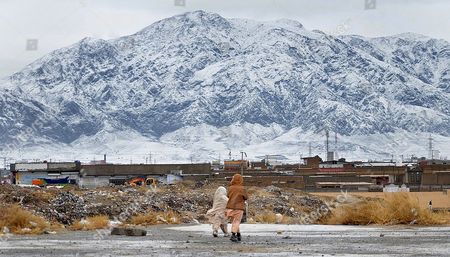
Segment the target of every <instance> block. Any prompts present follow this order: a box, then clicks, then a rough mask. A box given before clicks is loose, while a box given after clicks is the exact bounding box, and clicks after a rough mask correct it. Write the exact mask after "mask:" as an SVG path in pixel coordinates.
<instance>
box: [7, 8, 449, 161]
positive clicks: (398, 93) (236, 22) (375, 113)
mask: <svg viewBox="0 0 450 257" xmlns="http://www.w3.org/2000/svg"><path fill="white" fill-rule="evenodd" d="M449 64H450V44H449V43H448V42H446V41H443V40H436V39H431V38H427V37H424V36H419V35H413V34H408V33H407V34H401V35H398V36H394V37H383V38H364V37H361V36H339V37H334V36H331V35H327V34H325V33H323V32H320V31H309V30H307V29H305V28H304V27H303V26H302V25H301V24H300V23H298V22H296V21H290V20H278V21H271V22H258V21H251V20H242V19H225V18H223V17H221V16H219V15H217V14H213V13H207V12H203V11H196V12H191V13H186V14H183V15H178V16H174V17H171V18H168V19H164V20H161V21H159V22H156V23H154V24H152V25H150V26H148V27H146V28H144V29H143V30H141V31H139V32H137V33H136V34H133V35H130V36H126V37H122V38H118V39H114V40H109V41H106V40H102V39H92V38H85V39H83V40H81V41H80V42H78V43H75V44H73V45H71V46H69V47H66V48H62V49H59V50H56V51H54V52H52V53H50V54H49V55H46V56H44V57H42V58H41V59H39V60H37V61H35V62H34V63H32V64H30V65H28V66H27V67H25V68H24V69H23V70H22V71H20V72H18V73H15V74H13V75H11V76H10V77H9V78H7V79H6V80H4V81H2V82H0V84H1V85H0V88H6V89H7V90H2V92H1V93H0V106H1V107H2V108H1V109H0V132H1V133H0V135H1V136H0V140H1V141H2V142H5V143H13V145H14V146H16V147H20V146H22V145H33V144H34V143H37V142H39V143H42V142H46V143H48V144H64V145H66V146H67V145H78V143H77V142H80V140H81V141H83V139H89V138H95V137H96V138H101V137H103V138H104V139H106V138H108V135H109V134H120V133H123V132H126V133H131V134H133V135H135V136H132V137H131V138H133V139H136V140H142V138H146V139H148V140H150V141H153V142H155V141H158V143H161V144H164V145H172V146H176V147H179V145H180V144H181V142H182V144H185V145H196V148H199V149H201V148H202V147H203V148H205V147H206V146H201V145H202V143H205V144H210V143H211V140H210V141H209V142H208V141H204V140H203V139H204V138H208V137H211V138H214V140H213V141H214V142H219V145H215V147H212V146H211V145H209V146H208V147H209V149H216V148H217V149H225V148H236V147H237V146H239V147H244V145H247V146H250V145H258V144H264V142H272V140H276V139H277V138H278V137H280V136H281V137H282V136H283V133H288V132H289V131H292V130H295V129H299V130H300V131H303V132H304V133H309V132H311V133H313V134H315V135H321V134H323V133H322V131H323V130H324V129H325V128H329V129H330V130H332V131H336V132H338V133H339V134H340V135H342V136H343V137H349V138H355V136H357V137H359V136H365V135H374V134H388V133H401V132H402V131H404V132H405V133H413V134H421V133H432V134H435V135H436V136H438V135H441V136H443V137H450V71H449V69H450V68H449V67H450V66H449ZM242 124H254V126H253V125H252V126H248V125H242ZM233 127H235V128H239V129H238V132H236V133H235V134H236V135H239V136H237V137H236V136H235V137H234V138H233V137H230V138H228V135H229V134H225V135H222V134H221V133H223V131H222V129H221V128H230V129H232V128H233ZM252 130H257V132H256V133H252ZM23 131H27V132H26V136H25V138H24V136H23V134H24V133H23ZM200 131H201V132H202V133H200ZM193 132H199V134H197V133H193ZM239 133H242V134H239ZM188 134H189V136H187V135H188ZM31 135H32V136H31ZM18 136H19V137H18ZM180 136H181V137H180ZM141 137H142V138H141ZM318 137H319V136H318ZM321 137H323V136H321ZM18 138H19V139H18ZM20 138H24V139H20ZM138 138H140V139H138ZM297 139H298V138H297ZM293 140H294V139H293ZM87 141H88V140H87ZM224 142H226V143H224ZM104 143H105V144H106V142H104ZM284 143H285V144H287V142H286V141H284ZM348 143H349V144H350V143H351V142H348ZM360 143H361V145H360V146H361V147H364V144H367V143H368V142H364V140H361V141H360ZM223 144H224V145H223ZM293 144H295V143H293ZM78 146H80V145H78ZM208 147H206V148H208ZM206 148H205V149H206ZM211 151H213V150H211ZM371 151H372V150H371ZM375 152H376V151H375ZM379 152H380V153H381V152H382V151H379Z"/></svg>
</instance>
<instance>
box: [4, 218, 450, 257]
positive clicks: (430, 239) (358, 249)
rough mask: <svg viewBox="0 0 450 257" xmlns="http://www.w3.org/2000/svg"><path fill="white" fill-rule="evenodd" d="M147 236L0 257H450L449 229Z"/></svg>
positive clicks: (19, 250) (291, 228)
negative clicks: (233, 237) (235, 238)
mask: <svg viewBox="0 0 450 257" xmlns="http://www.w3.org/2000/svg"><path fill="white" fill-rule="evenodd" d="M147 231H148V235H147V236H146V237H124V236H110V235H106V236H102V234H103V232H102V231H100V233H98V232H67V233H63V234H55V235H41V236H25V237H24V236H14V237H11V238H8V239H3V240H1V241H0V256H73V257H81V256H198V257H201V256H237V255H239V256H365V257H370V256H377V257H382V256H450V227H423V228H419V227H389V228H378V227H356V226H322V225H262V224H258V225H251V224H244V225H242V231H243V235H244V238H243V242H242V243H232V242H230V240H229V239H228V238H224V237H219V238H213V237H212V236H211V235H210V233H211V231H210V227H209V226H208V225H178V226H153V227H150V228H148V229H147Z"/></svg>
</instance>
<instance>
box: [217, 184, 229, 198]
mask: <svg viewBox="0 0 450 257" xmlns="http://www.w3.org/2000/svg"><path fill="white" fill-rule="evenodd" d="M220 196H227V189H226V188H225V187H222V186H220V187H218V188H217V190H216V192H215V193H214V199H218V197H220Z"/></svg>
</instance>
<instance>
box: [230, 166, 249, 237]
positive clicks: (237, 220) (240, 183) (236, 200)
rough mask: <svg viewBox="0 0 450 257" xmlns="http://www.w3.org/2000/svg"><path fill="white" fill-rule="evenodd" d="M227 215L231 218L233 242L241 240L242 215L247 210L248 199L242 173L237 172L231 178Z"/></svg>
mask: <svg viewBox="0 0 450 257" xmlns="http://www.w3.org/2000/svg"><path fill="white" fill-rule="evenodd" d="M227 196H228V203H227V217H229V218H231V237H230V240H231V241H233V242H239V241H241V231H240V229H239V226H240V224H241V220H242V215H243V214H244V210H245V201H246V200H247V199H248V196H247V191H246V190H245V188H244V179H243V178H242V176H241V175H239V174H235V175H234V176H233V178H232V179H231V183H230V187H229V189H228V195H227Z"/></svg>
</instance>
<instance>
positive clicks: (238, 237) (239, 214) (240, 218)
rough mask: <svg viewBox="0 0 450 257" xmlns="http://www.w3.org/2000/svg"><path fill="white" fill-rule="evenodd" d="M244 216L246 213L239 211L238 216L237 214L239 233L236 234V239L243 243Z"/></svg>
mask: <svg viewBox="0 0 450 257" xmlns="http://www.w3.org/2000/svg"><path fill="white" fill-rule="evenodd" d="M243 215H244V211H238V214H237V219H238V224H237V232H236V237H237V240H238V241H241V221H242V216H243Z"/></svg>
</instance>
